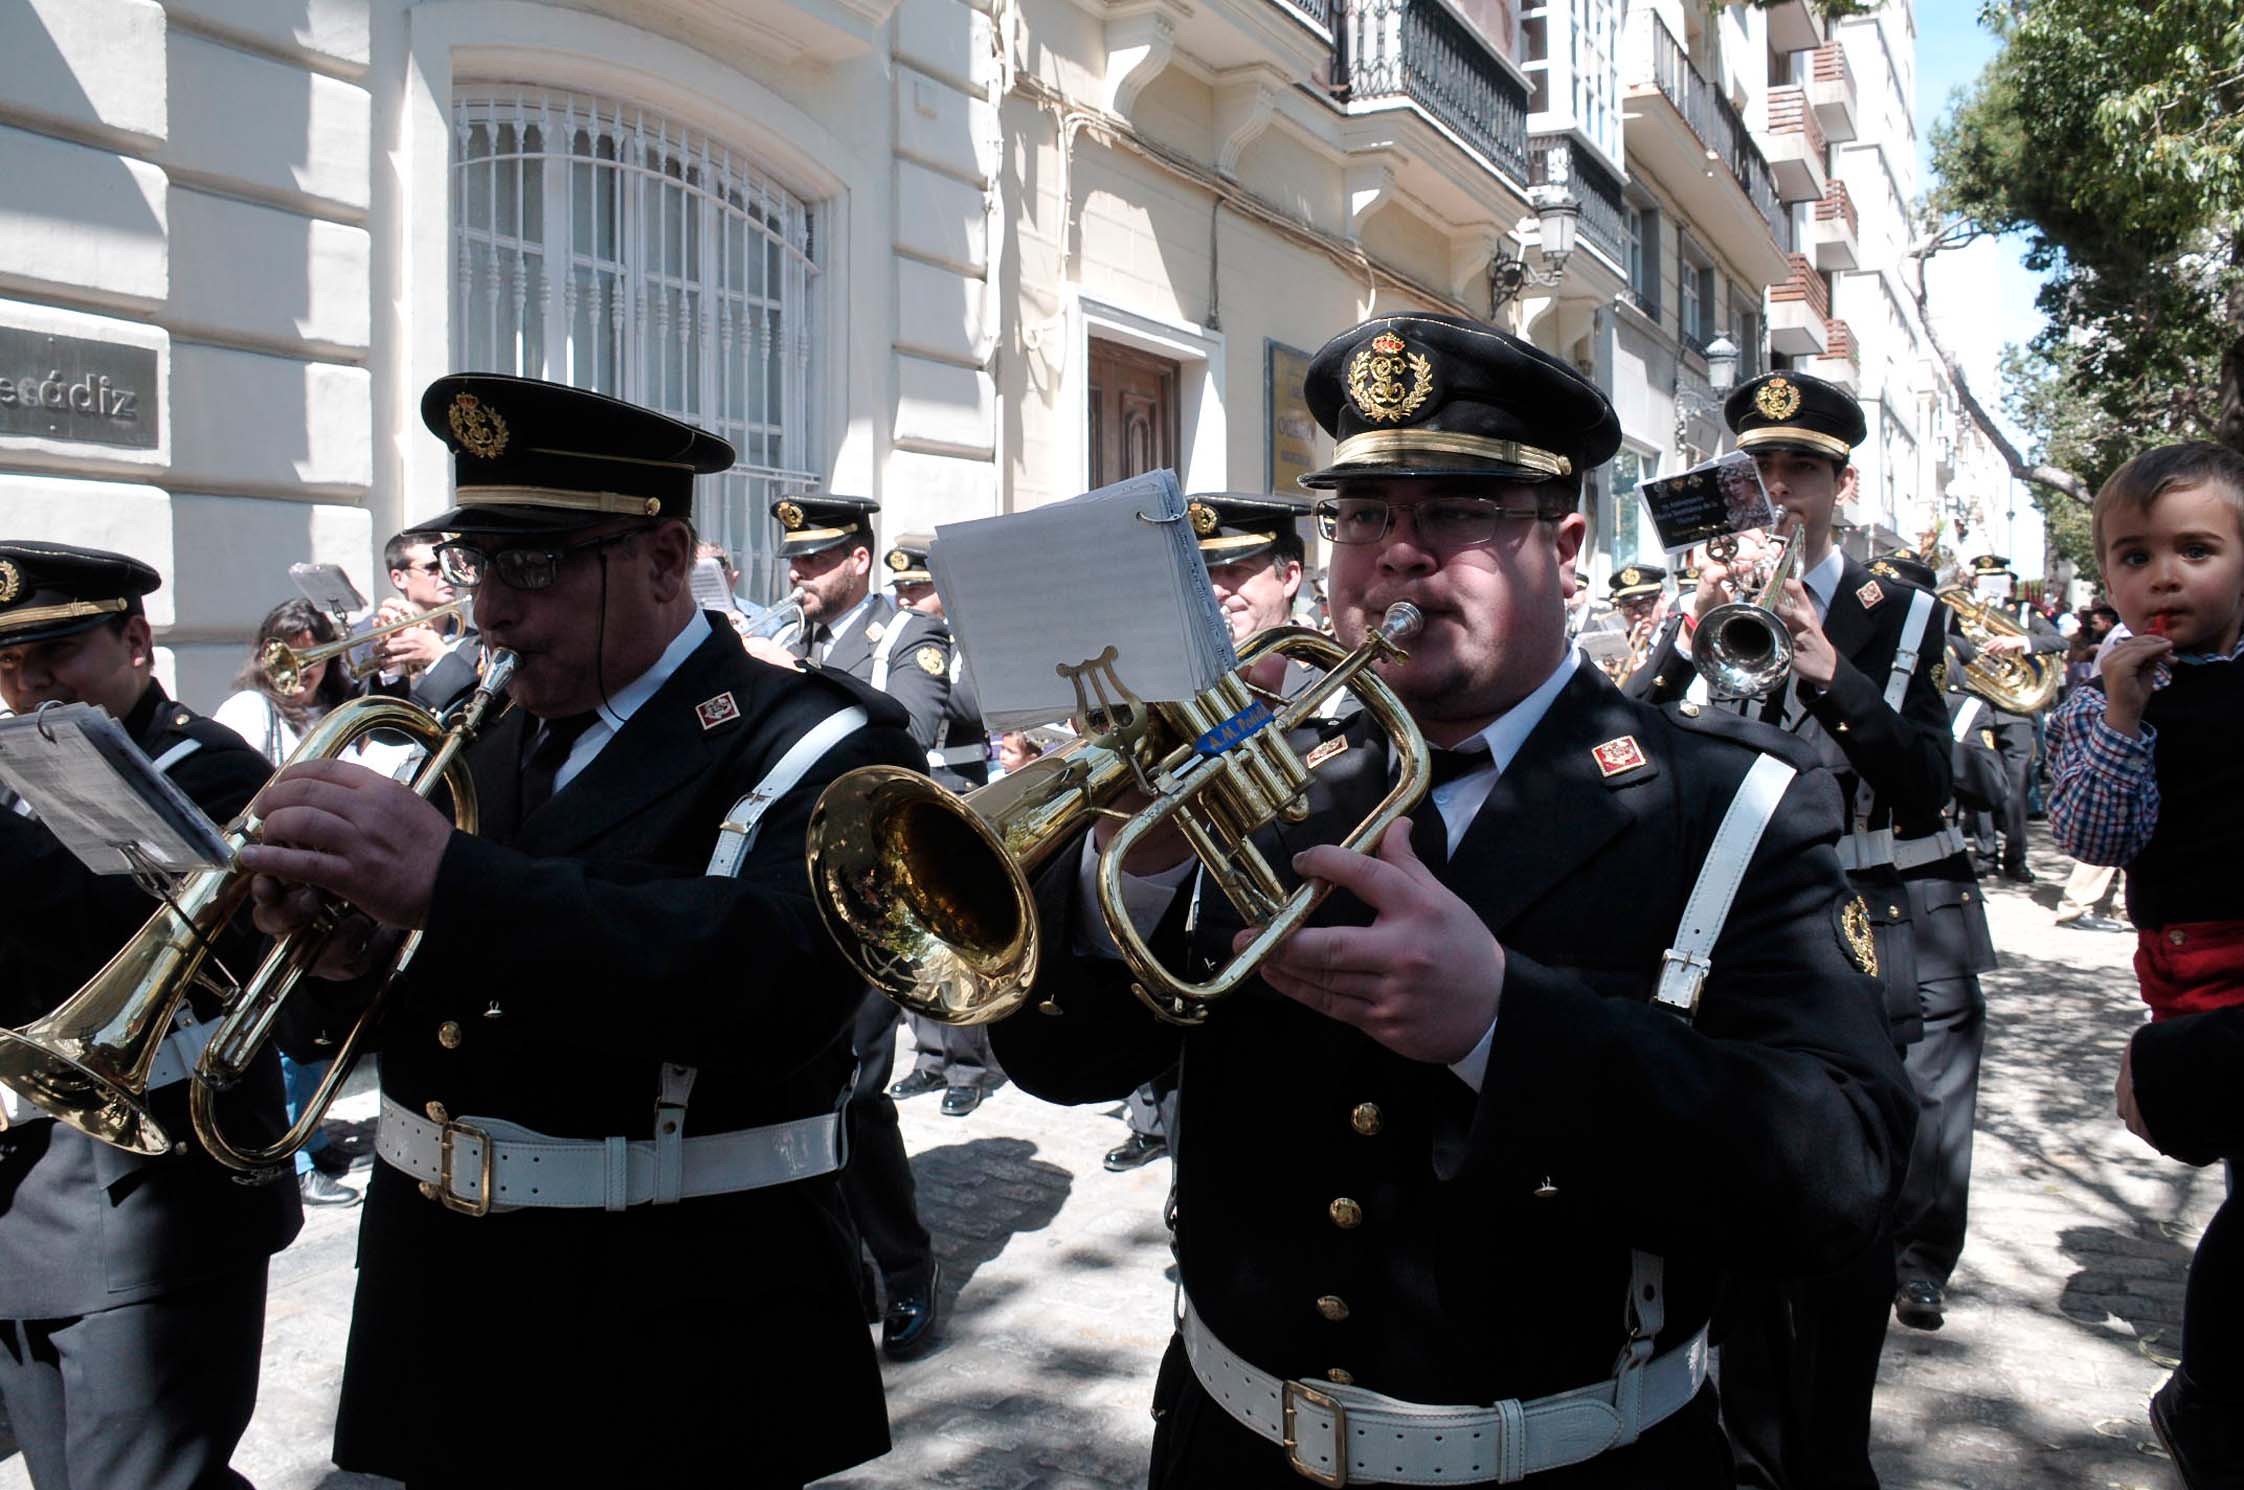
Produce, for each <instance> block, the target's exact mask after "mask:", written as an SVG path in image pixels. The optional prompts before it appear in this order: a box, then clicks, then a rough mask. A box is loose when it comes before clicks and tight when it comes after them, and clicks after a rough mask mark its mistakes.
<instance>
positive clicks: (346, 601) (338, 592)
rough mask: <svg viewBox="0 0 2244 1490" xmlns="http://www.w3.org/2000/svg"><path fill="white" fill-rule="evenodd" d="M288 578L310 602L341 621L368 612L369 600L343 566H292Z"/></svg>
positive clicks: (289, 567) (289, 568)
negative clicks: (352, 581) (353, 582)
mask: <svg viewBox="0 0 2244 1490" xmlns="http://www.w3.org/2000/svg"><path fill="white" fill-rule="evenodd" d="M288 577H289V579H291V580H293V581H294V582H295V585H296V588H297V589H298V590H299V591H300V592H301V593H302V594H303V596H304V598H305V599H306V600H309V601H310V602H311V603H312V604H313V605H315V606H317V607H319V608H320V609H321V610H323V611H325V612H327V614H329V615H331V616H335V617H337V618H339V619H340V618H342V617H346V616H355V615H357V614H358V613H359V612H360V611H362V610H364V609H366V597H365V596H364V595H361V594H359V592H358V586H356V585H354V584H352V583H351V577H350V576H349V575H347V574H345V573H344V572H343V566H342V565H340V564H291V565H289V566H288Z"/></svg>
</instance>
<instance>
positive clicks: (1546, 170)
mask: <svg viewBox="0 0 2244 1490" xmlns="http://www.w3.org/2000/svg"><path fill="white" fill-rule="evenodd" d="M1527 184H1528V185H1530V186H1563V187H1565V188H1566V189H1567V190H1568V191H1569V192H1571V193H1572V194H1573V196H1574V200H1575V201H1577V202H1580V203H1581V204H1582V218H1581V233H1582V236H1583V237H1584V238H1587V239H1588V240H1589V241H1590V242H1592V243H1594V244H1596V245H1597V246H1598V247H1599V248H1602V249H1604V250H1605V252H1606V254H1607V256H1608V257H1610V258H1611V259H1612V260H1613V262H1614V263H1616V264H1620V265H1622V266H1623V267H1626V265H1627V262H1628V225H1627V220H1626V218H1625V217H1624V216H1623V213H1624V212H1625V211H1626V209H1625V208H1624V207H1623V206H1622V205H1621V183H1620V182H1619V180H1617V179H1616V178H1615V177H1614V175H1613V173H1612V172H1611V171H1608V170H1607V169H1605V167H1604V165H1603V164H1602V163H1600V162H1599V161H1597V160H1595V159H1594V158H1592V157H1591V156H1590V154H1589V152H1587V151H1586V150H1583V149H1581V148H1580V147H1579V146H1577V145H1576V144H1575V143H1574V141H1573V140H1571V139H1570V138H1568V137H1567V136H1565V135H1537V136H1536V137H1535V138H1534V139H1532V140H1530V141H1528V147H1527Z"/></svg>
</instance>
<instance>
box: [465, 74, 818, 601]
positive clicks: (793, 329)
mask: <svg viewBox="0 0 2244 1490" xmlns="http://www.w3.org/2000/svg"><path fill="white" fill-rule="evenodd" d="M452 224H453V228H452V231H453V241H454V244H455V246H456V250H457V259H456V263H455V269H454V276H453V294H452V355H453V361H454V365H455V366H456V367H459V368H461V369H462V370H466V371H475V372H504V373H517V374H521V375H523V376H526V377H536V378H546V379H550V380H552V381H554V382H560V383H568V384H571V385H573V386H575V387H579V388H590V389H595V390H597V391H599V392H601V393H606V394H610V395H613V396H614V397H617V398H622V399H628V400H630V401H631V402H632V403H636V404H641V405H644V406H645V407H648V408H651V409H658V410H660V411H661V412H663V413H665V414H668V415H670V416H672V417H673V418H677V419H682V420H685V421H686V422H687V423H689V424H695V425H699V426H700V427H701V428H703V429H706V430H709V431H711V432H712V433H715V434H719V435H722V436H723V437H724V438H726V439H727V440H730V441H731V442H732V445H733V448H734V449H735V450H736V451H738V452H739V459H738V463H737V464H735V465H734V466H733V468H732V469H731V470H729V471H727V472H724V473H722V474H721V475H716V476H709V477H704V478H702V479H701V480H700V481H699V482H698V483H697V490H696V493H695V499H694V521H695V525H696V526H697V527H698V528H699V529H700V530H701V535H702V537H704V538H705V539H707V540H709V541H711V542H714V543H721V544H723V545H724V546H725V547H726V548H727V549H728V550H730V551H731V552H732V554H733V555H734V556H735V558H736V559H737V560H738V562H739V563H740V566H741V570H742V573H743V578H744V582H745V583H746V584H747V585H748V587H750V588H751V589H752V590H754V591H755V592H756V593H757V594H759V595H764V596H769V595H772V594H775V593H777V591H779V590H780V589H783V588H785V587H784V586H783V585H781V584H779V583H778V580H779V578H780V572H781V568H782V566H781V565H780V563H779V561H778V559H777V557H776V554H775V547H776V545H775V543H774V539H773V533H772V522H771V516H770V504H771V502H772V501H773V500H774V499H775V498H777V497H779V496H781V495H784V494H785V493H787V492H789V491H798V490H802V489H804V488H806V487H810V486H815V485H816V484H817V483H818V480H819V478H818V476H817V474H816V473H815V472H814V471H812V470H810V469H809V468H808V462H809V460H810V459H811V450H812V431H813V430H814V429H815V428H816V427H817V426H816V422H815V421H816V415H817V409H816V399H815V396H814V392H813V390H814V388H815V381H814V379H813V378H812V376H811V374H812V368H813V363H814V352H815V350H816V349H815V348H814V346H813V339H812V335H811V329H812V327H813V325H814V324H815V322H816V319H817V316H816V311H817V296H818V291H819V257H820V245H819V243H818V227H819V221H818V215H817V213H816V212H815V211H814V209H813V208H812V207H811V206H810V205H809V204H807V203H805V202H803V201H802V200H801V199H799V198H798V197H796V196H794V195H793V194H792V193H790V192H788V191H787V190H786V189H785V188H784V187H782V186H780V185H779V184H778V183H776V182H775V181H773V180H771V178H769V177H768V176H766V175H764V174H763V173H762V172H760V171H758V170H756V169H755V168H754V166H753V165H751V164H750V163H749V162H748V161H746V160H744V159H743V158H741V156H740V155H738V154H737V153H735V152H734V151H733V150H732V149H731V148H730V147H729V146H726V145H724V144H723V143H721V142H719V141H715V140H712V139H710V138H709V137H708V136H706V135H703V134H700V133H698V132H694V131H688V130H686V129H683V128H681V127H680V126H678V125H676V124H674V123H671V122H670V121H668V120H665V119H663V118H660V117H659V116H657V115H654V114H651V113H649V112H647V111H645V110H643V109H640V108H637V107H635V106H633V105H629V104H618V103H614V102H610V101H607V100H602V99H593V98H587V97H584V96H581V95H576V94H568V93H542V92H534V91H531V92H520V93H515V92H506V93H500V92H495V91H493V90H489V89H482V90H477V91H474V92H472V93H469V94H464V95H463V96H462V97H460V98H459V100H458V101H457V102H456V103H455V105H454V108H453V160H452Z"/></svg>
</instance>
